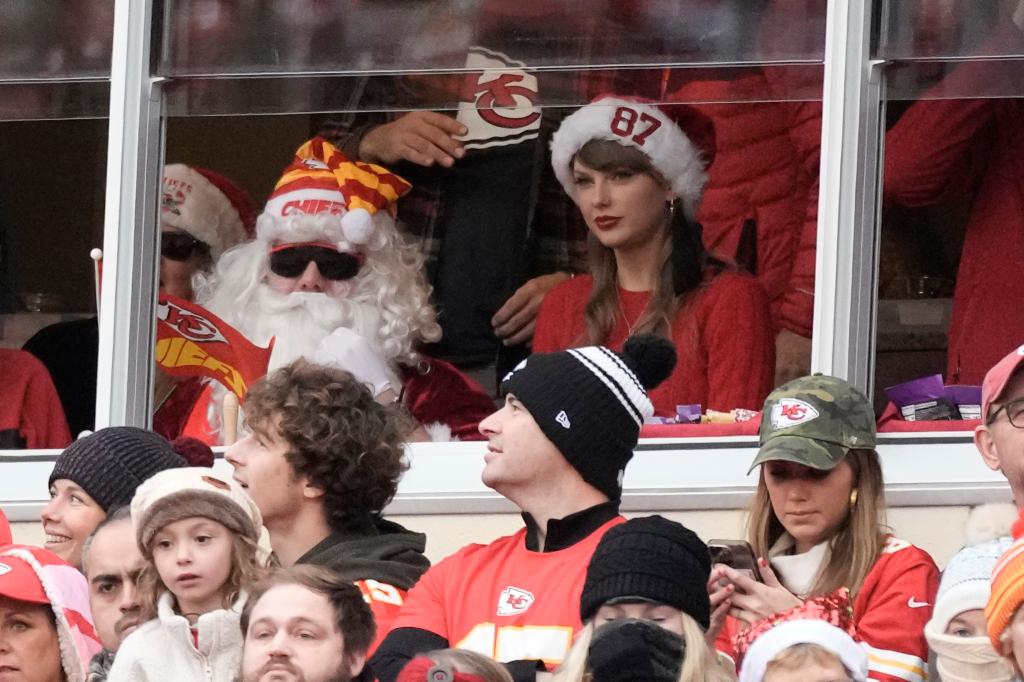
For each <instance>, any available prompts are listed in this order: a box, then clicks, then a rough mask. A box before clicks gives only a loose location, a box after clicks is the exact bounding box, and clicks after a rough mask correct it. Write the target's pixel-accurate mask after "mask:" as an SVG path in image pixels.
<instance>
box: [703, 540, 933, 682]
mask: <svg viewBox="0 0 1024 682" xmlns="http://www.w3.org/2000/svg"><path fill="white" fill-rule="evenodd" d="M938 589H939V569H938V568H937V567H936V566H935V562H934V561H932V558H931V557H930V556H929V555H928V553H927V552H925V551H924V550H922V549H920V548H918V547H915V546H914V545H911V544H910V543H908V542H904V541H903V540H898V539H896V538H893V537H890V538H888V540H887V541H886V544H885V547H884V549H883V550H882V554H881V556H879V557H878V561H876V562H875V565H874V567H872V569H871V572H869V573H868V575H867V578H865V579H864V584H863V585H862V586H861V588H860V591H859V592H858V593H857V598H856V599H855V600H854V602H853V620H854V626H855V627H856V629H857V638H858V639H859V640H860V641H861V643H862V644H863V645H864V648H865V649H867V652H868V664H869V670H868V679H870V680H877V681H878V682H923V681H924V680H926V679H927V674H926V673H927V670H928V663H927V661H928V642H927V641H926V640H925V638H924V625H925V623H927V622H928V621H929V620H930V619H931V617H932V605H933V603H934V601H935V593H936V592H937V591H938ZM737 626H738V624H737V621H736V620H735V619H733V618H729V619H728V620H727V621H726V625H725V627H724V628H722V633H721V634H720V635H719V637H718V641H717V642H716V647H717V648H718V650H719V651H721V652H722V653H724V654H727V655H729V656H733V651H732V644H731V640H732V634H733V632H734V631H735V628H736V627H737ZM741 666H742V663H741Z"/></svg>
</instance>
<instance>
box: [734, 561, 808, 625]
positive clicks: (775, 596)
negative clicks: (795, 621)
mask: <svg viewBox="0 0 1024 682" xmlns="http://www.w3.org/2000/svg"><path fill="white" fill-rule="evenodd" d="M757 567H758V569H759V570H760V571H761V578H762V580H764V582H762V583H759V582H757V581H756V580H754V579H753V578H751V577H750V576H748V575H747V574H746V573H741V572H740V571H737V570H735V569H733V568H731V567H729V566H725V565H722V564H719V565H717V566H715V568H716V569H718V570H719V580H721V581H725V582H727V583H729V584H731V585H732V586H733V588H734V589H733V592H732V594H731V595H730V597H729V601H730V602H731V603H732V608H731V609H730V610H729V614H730V615H732V616H733V617H734V618H738V619H740V620H742V621H743V622H745V623H747V624H752V623H756V622H757V621H759V620H761V619H762V618H767V617H768V616H771V615H773V614H776V613H780V612H782V611H788V610H790V609H792V608H794V607H796V606H800V604H802V603H803V601H802V600H801V599H800V598H799V597H797V596H796V595H794V594H793V593H792V592H790V591H789V590H787V589H786V588H785V587H783V586H782V583H781V582H779V579H778V577H777V576H776V575H775V571H773V570H772V567H771V566H770V565H769V564H768V562H767V561H765V560H764V559H758V560H757Z"/></svg>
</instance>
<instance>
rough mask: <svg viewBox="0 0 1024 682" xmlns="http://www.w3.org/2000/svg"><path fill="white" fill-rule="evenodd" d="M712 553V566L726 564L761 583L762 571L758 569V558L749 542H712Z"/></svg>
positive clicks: (710, 543)
mask: <svg viewBox="0 0 1024 682" xmlns="http://www.w3.org/2000/svg"><path fill="white" fill-rule="evenodd" d="M708 551H710V552H711V564H712V565H714V564H725V565H726V566H729V567H730V568H733V569H735V570H737V571H740V572H741V573H746V574H747V575H748V576H750V577H751V578H752V579H754V580H756V581H757V582H759V583H761V582H764V581H763V580H762V579H761V571H760V570H759V569H758V567H757V557H756V556H754V549H753V547H751V546H750V543H749V542H745V541H743V540H711V541H710V542H708Z"/></svg>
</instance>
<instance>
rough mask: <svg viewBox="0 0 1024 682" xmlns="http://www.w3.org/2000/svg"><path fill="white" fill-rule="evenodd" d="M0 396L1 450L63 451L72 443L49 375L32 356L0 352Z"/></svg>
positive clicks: (5, 351) (20, 352)
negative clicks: (22, 448) (48, 449)
mask: <svg viewBox="0 0 1024 682" xmlns="http://www.w3.org/2000/svg"><path fill="white" fill-rule="evenodd" d="M0 396H3V399H2V400H0V439H2V445H0V447H2V448H10V447H24V448H64V447H67V446H68V445H69V444H70V443H71V432H70V431H68V423H67V420H66V419H64V410H63V408H61V406H60V398H58V397H57V389H55V388H54V387H53V381H51V379H50V373H49V372H47V371H46V366H45V365H43V363H42V362H40V361H39V360H37V359H36V357H35V356H34V355H32V354H31V353H27V352H25V351H20V350H11V349H7V348H0Z"/></svg>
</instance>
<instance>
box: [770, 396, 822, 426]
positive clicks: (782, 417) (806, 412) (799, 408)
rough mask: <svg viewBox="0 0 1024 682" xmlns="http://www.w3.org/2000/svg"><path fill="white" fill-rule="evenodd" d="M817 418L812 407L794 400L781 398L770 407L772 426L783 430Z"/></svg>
mask: <svg viewBox="0 0 1024 682" xmlns="http://www.w3.org/2000/svg"><path fill="white" fill-rule="evenodd" d="M817 418H818V411H817V410H816V409H814V407H813V406H811V405H809V404H807V403H805V402H804V401H803V400H798V399H796V398H783V399H782V400H780V401H779V402H778V403H777V404H775V405H773V406H772V426H773V427H775V428H777V429H785V428H788V427H790V426H796V425H797V424H803V423H805V422H809V421H811V420H812V419H817Z"/></svg>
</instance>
